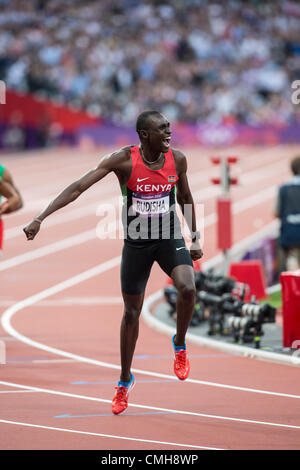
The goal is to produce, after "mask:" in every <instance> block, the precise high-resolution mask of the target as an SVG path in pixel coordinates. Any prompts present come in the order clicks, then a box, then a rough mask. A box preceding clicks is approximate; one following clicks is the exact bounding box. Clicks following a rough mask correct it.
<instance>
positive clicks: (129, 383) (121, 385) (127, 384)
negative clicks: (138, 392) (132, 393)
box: [118, 374, 134, 388]
mask: <svg viewBox="0 0 300 470" xmlns="http://www.w3.org/2000/svg"><path fill="white" fill-rule="evenodd" d="M133 383H134V376H133V374H131V379H130V381H129V382H122V381H121V380H119V382H118V387H125V388H131V386H132V385H133Z"/></svg>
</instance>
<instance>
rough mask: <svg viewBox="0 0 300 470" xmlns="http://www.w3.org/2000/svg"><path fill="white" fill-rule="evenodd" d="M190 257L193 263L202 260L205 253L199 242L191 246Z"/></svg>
mask: <svg viewBox="0 0 300 470" xmlns="http://www.w3.org/2000/svg"><path fill="white" fill-rule="evenodd" d="M190 255H191V258H192V260H193V261H196V260H197V259H200V258H202V256H203V251H202V248H201V246H200V243H199V241H198V240H197V241H195V242H193V243H192V244H191V246H190Z"/></svg>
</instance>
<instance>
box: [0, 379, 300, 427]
mask: <svg viewBox="0 0 300 470" xmlns="http://www.w3.org/2000/svg"><path fill="white" fill-rule="evenodd" d="M0 384H3V385H8V386H11V387H16V388H18V387H20V388H27V389H29V390H34V391H36V392H41V393H48V394H50V395H59V396H64V397H68V398H76V399H81V400H88V401H96V402H100V403H108V404H111V400H106V399H104V398H99V397H97V398H96V397H90V396H87V395H77V394H75V393H67V392H60V391H58V390H51V389H47V388H40V387H31V386H29V385H21V384H15V383H11V382H4V381H0ZM128 407H132V408H142V409H145V410H152V411H163V412H166V413H174V414H178V415H188V416H197V417H200V418H209V419H217V420H221V421H234V422H237V423H247V424H255V425H257V424H258V425H263V426H272V427H279V428H288V429H300V426H297V425H293V424H283V423H274V422H270V421H258V420H252V419H244V418H233V417H231V416H219V415H211V414H207V413H199V412H197V411H183V410H177V409H176V410H174V409H170V408H162V407H160V406H159V407H158V406H149V405H141V404H137V403H129V404H128Z"/></svg>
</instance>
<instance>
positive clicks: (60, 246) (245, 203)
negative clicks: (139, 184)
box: [0, 186, 276, 271]
mask: <svg viewBox="0 0 300 470" xmlns="http://www.w3.org/2000/svg"><path fill="white" fill-rule="evenodd" d="M275 189H276V186H271V187H269V188H267V189H264V190H263V191H260V192H259V193H256V194H254V195H252V196H249V197H246V198H245V199H242V200H240V201H238V202H235V203H234V204H233V213H234V214H238V213H240V212H243V211H244V210H246V209H250V208H252V207H254V206H256V205H259V204H261V201H264V202H265V201H267V200H268V199H271V198H274V197H275ZM216 221H217V214H216V213H215V212H214V213H212V214H209V215H208V216H206V217H205V218H204V222H203V220H202V221H198V224H199V226H201V227H202V226H204V230H206V229H207V228H208V227H209V226H210V225H213V224H214V223H215V222H216ZM117 230H118V229H117ZM114 231H116V229H115V227H112V228H111V229H110V230H107V234H108V233H113V232H114ZM24 237H25V235H24ZM96 238H97V232H96V227H95V229H92V230H87V231H85V232H81V233H79V234H77V235H72V236H70V237H67V238H64V239H63V240H60V241H58V242H54V243H51V244H50V245H46V246H43V247H40V248H37V249H34V250H30V251H27V252H26V253H23V254H21V255H17V256H14V257H12V258H9V259H7V260H5V261H2V262H0V271H4V270H6V269H9V268H12V267H15V266H19V265H21V264H24V263H27V262H30V261H32V260H35V259H39V258H42V257H44V256H47V255H50V254H53V253H57V252H59V251H62V250H65V249H67V248H71V247H73V246H76V245H79V244H82V243H86V242H88V241H90V240H93V239H96ZM203 239H204V237H203ZM100 241H101V240H100Z"/></svg>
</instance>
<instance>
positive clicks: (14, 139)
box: [2, 111, 26, 151]
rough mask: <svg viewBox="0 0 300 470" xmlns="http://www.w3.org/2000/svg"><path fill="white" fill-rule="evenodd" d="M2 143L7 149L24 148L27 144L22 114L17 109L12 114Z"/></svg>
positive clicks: (16, 149)
mask: <svg viewBox="0 0 300 470" xmlns="http://www.w3.org/2000/svg"><path fill="white" fill-rule="evenodd" d="M2 145H3V146H4V147H5V149H6V150H7V151H9V150H11V151H18V150H23V149H24V148H25V146H26V131H25V129H24V127H23V125H22V115H21V113H20V112H18V111H16V112H15V113H13V114H12V116H11V119H10V122H9V123H8V124H7V126H6V128H5V130H4V132H3V135H2Z"/></svg>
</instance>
